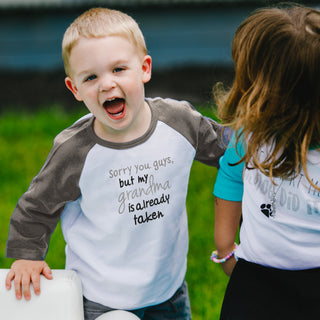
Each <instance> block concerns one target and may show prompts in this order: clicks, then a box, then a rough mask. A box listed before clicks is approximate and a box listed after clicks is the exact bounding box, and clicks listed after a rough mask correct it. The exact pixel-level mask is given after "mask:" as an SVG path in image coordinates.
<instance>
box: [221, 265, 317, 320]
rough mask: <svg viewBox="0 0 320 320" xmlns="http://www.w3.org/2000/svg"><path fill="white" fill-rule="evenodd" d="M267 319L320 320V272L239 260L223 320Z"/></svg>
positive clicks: (227, 295) (225, 300)
mask: <svg viewBox="0 0 320 320" xmlns="http://www.w3.org/2000/svg"><path fill="white" fill-rule="evenodd" d="M319 263H320V261H319ZM267 319H268V320H269V319H270V320H287V319H288V320H289V319H290V320H295V319H296V320H304V319H310V320H311V319H320V268H317V269H308V270H299V271H288V270H280V269H274V268H268V267H264V266H261V265H258V264H254V263H250V262H247V261H245V260H242V259H239V261H238V262H237V264H236V266H235V269H234V270H233V272H232V275H231V278H230V281H229V284H228V287H227V290H226V293H225V297H224V301H223V305H222V310H221V316H220V320H267Z"/></svg>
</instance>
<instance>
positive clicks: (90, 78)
mask: <svg viewBox="0 0 320 320" xmlns="http://www.w3.org/2000/svg"><path fill="white" fill-rule="evenodd" d="M96 78H97V76H96V75H94V74H93V75H91V76H89V77H87V78H85V80H84V81H85V82H86V81H92V80H94V79H96Z"/></svg>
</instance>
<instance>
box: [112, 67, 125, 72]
mask: <svg viewBox="0 0 320 320" xmlns="http://www.w3.org/2000/svg"><path fill="white" fill-rule="evenodd" d="M123 70H124V68H123V67H118V68H114V69H113V72H114V73H117V72H121V71H123Z"/></svg>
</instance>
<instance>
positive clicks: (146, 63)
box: [142, 55, 152, 83]
mask: <svg viewBox="0 0 320 320" xmlns="http://www.w3.org/2000/svg"><path fill="white" fill-rule="evenodd" d="M151 65H152V58H151V57H150V56H149V55H145V56H144V58H143V63H142V72H143V76H142V81H143V83H147V82H148V81H149V80H150V79H151Z"/></svg>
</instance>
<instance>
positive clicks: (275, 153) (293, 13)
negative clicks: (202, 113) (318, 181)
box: [214, 6, 320, 186]
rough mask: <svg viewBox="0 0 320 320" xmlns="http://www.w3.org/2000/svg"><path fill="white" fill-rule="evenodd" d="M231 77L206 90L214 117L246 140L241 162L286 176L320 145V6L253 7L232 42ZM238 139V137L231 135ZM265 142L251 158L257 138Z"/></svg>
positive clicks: (303, 165) (272, 174)
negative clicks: (264, 151)
mask: <svg viewBox="0 0 320 320" xmlns="http://www.w3.org/2000/svg"><path fill="white" fill-rule="evenodd" d="M232 58H233V61H234V66H235V80H234V83H233V86H232V88H231V90H230V91H229V92H228V93H227V94H226V95H225V94H221V90H220V89H219V87H216V88H215V89H214V94H215V98H216V102H217V105H218V111H219V117H220V119H221V120H222V121H223V122H224V123H225V125H228V126H230V127H231V128H233V129H235V130H236V132H237V139H239V138H240V137H243V138H244V141H246V154H245V155H244V157H243V158H242V161H244V162H245V164H246V166H247V167H249V164H250V167H253V168H257V169H259V170H260V171H261V172H262V173H264V174H265V175H268V176H269V177H270V178H271V179H273V177H282V178H284V179H290V178H293V177H295V176H296V175H297V174H298V173H300V172H301V170H302V169H303V170H304V171H305V174H306V176H307V179H308V181H309V182H310V183H311V184H312V185H313V186H314V184H313V183H312V181H311V180H310V178H309V176H308V173H307V170H306V163H307V153H308V150H309V148H310V147H317V148H319V147H320V12H319V11H317V10H314V9H311V8H306V7H302V6H289V7H285V8H265V9H260V10H258V11H255V12H254V13H253V14H251V15H250V16H249V17H248V18H247V19H245V20H244V21H243V22H242V24H241V25H240V26H239V28H238V29H237V31H236V33H235V37H234V40H233V43H232ZM237 141H238V140H237ZM266 144H267V145H270V146H272V150H271V152H270V153H269V154H268V156H267V158H265V159H262V160H261V159H260V158H259V150H260V148H261V147H262V146H263V145H266Z"/></svg>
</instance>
